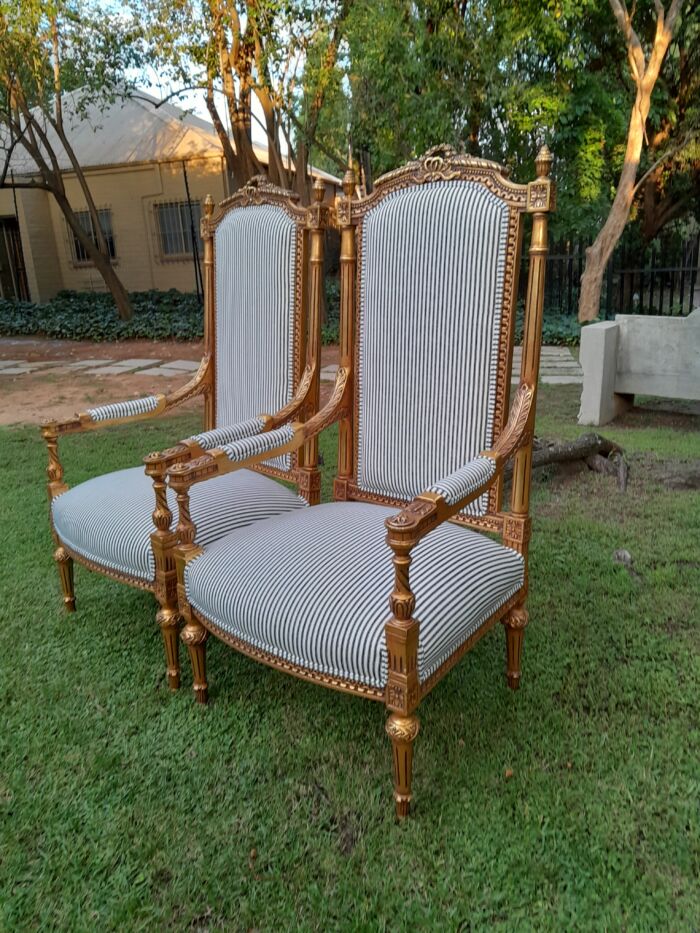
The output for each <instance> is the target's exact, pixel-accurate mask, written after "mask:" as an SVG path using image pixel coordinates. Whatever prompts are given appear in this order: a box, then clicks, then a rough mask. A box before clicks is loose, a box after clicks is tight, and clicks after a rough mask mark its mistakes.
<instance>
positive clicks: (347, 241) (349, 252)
mask: <svg viewBox="0 0 700 933" xmlns="http://www.w3.org/2000/svg"><path fill="white" fill-rule="evenodd" d="M354 191H355V174H354V172H353V170H352V168H349V169H348V170H347V172H346V173H345V175H344V176H343V197H342V198H341V199H340V200H339V202H338V204H337V209H336V212H337V218H338V223H339V225H340V366H341V368H343V369H345V371H346V372H347V373H349V374H351V373H352V371H353V370H352V363H353V361H352V347H353V331H354V326H355V279H356V264H357V247H356V243H355V227H354V225H353V223H352V196H353V194H354ZM348 382H350V380H348ZM351 393H352V386H351V385H350V384H349V385H348V394H351ZM352 472H353V431H352V420H351V418H350V412H347V413H346V414H345V415H344V417H343V418H341V420H340V422H339V424H338V473H337V475H336V478H335V480H334V482H333V497H334V498H335V499H337V500H341V501H345V500H346V499H347V498H348V483H349V482H350V481H351V479H352Z"/></svg>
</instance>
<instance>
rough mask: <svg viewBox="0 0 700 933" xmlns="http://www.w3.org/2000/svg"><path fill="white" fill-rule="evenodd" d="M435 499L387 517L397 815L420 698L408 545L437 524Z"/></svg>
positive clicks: (403, 807)
mask: <svg viewBox="0 0 700 933" xmlns="http://www.w3.org/2000/svg"><path fill="white" fill-rule="evenodd" d="M436 514H437V513H436V508H435V504H434V503H433V502H431V501H429V500H425V501H423V500H421V499H420V498H418V499H415V500H414V501H413V502H412V503H410V505H409V506H407V507H406V508H405V509H404V510H403V511H402V512H400V513H399V514H398V515H396V516H394V517H393V518H390V519H388V520H387V523H386V527H387V538H386V540H387V544H388V545H389V547H390V548H391V549H392V551H393V558H392V560H393V564H394V589H393V591H392V593H391V596H390V598H389V605H390V607H391V613H392V615H391V618H390V619H389V621H388V622H387V624H386V627H385V633H386V648H387V665H388V674H387V685H386V707H387V709H388V710H390V715H389V718H388V719H387V721H386V732H387V735H388V736H389V739H390V740H391V745H392V751H393V765H394V800H395V801H396V815H397V817H398V818H399V819H403V818H404V817H406V816H408V812H409V809H410V803H411V796H412V794H411V783H412V777H413V743H414V741H415V739H416V736H417V735H418V731H419V729H420V721H419V719H418V717H417V716H416V715H415V712H414V711H415V709H416V707H417V706H418V703H419V702H420V682H419V679H418V633H419V629H420V624H419V622H418V619H416V618H414V616H413V611H414V609H415V604H416V600H415V597H414V595H413V592H412V590H411V583H410V567H411V550H412V549H413V547H415V545H416V544H417V543H418V541H419V540H420V538H421V537H422V535H423V534H425V533H426V531H427V530H428V528H430V527H433V526H434V525H435V524H436V521H437V518H436Z"/></svg>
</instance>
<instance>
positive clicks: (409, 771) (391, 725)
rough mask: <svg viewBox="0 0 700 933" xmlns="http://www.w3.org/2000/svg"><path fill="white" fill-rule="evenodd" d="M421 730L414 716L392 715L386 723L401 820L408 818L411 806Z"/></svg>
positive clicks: (397, 814)
mask: <svg viewBox="0 0 700 933" xmlns="http://www.w3.org/2000/svg"><path fill="white" fill-rule="evenodd" d="M419 729H420V722H419V720H418V717H417V716H413V715H410V716H401V715H400V714H399V713H392V714H391V716H389V718H388V719H387V721H386V733H387V735H388V736H389V738H390V739H391V750H392V754H393V759H394V800H395V801H396V816H397V817H398V818H399V819H400V820H401V819H403V818H404V817H406V816H408V811H409V809H410V805H411V796H412V795H411V783H412V779H413V743H414V742H415V740H416V736H417V735H418V730H419Z"/></svg>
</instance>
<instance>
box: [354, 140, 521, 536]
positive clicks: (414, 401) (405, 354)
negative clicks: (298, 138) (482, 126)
mask: <svg viewBox="0 0 700 933" xmlns="http://www.w3.org/2000/svg"><path fill="white" fill-rule="evenodd" d="M527 206H528V186H527V185H517V184H514V183H513V182H511V181H509V180H508V178H507V177H506V174H505V172H504V170H503V169H502V168H501V167H500V166H499V165H497V164H495V163H493V162H487V161H485V160H482V159H475V158H472V157H469V156H465V155H458V154H456V153H455V152H454V151H453V150H451V149H450V148H449V147H438V148H436V149H435V150H431V151H430V152H428V153H427V154H426V155H425V156H423V157H422V158H421V159H419V160H416V161H414V162H411V163H409V164H408V165H406V166H405V167H403V168H401V169H398V170H396V171H395V172H391V173H390V174H388V175H385V176H384V177H382V178H380V179H379V180H378V182H377V184H376V187H375V190H374V192H373V193H372V194H371V195H370V196H369V197H368V198H366V199H365V200H364V201H354V202H353V204H352V219H353V222H354V223H355V224H356V233H355V243H356V249H357V273H356V276H357V278H356V288H355V306H356V317H355V342H354V343H355V345H354V373H355V378H354V417H353V443H354V457H353V464H354V467H353V479H352V482H351V484H350V487H349V493H350V495H351V497H352V498H354V499H367V500H370V501H376V502H385V503H393V504H401V503H404V502H406V501H408V500H410V499H411V498H413V496H415V495H417V494H419V493H420V492H422V491H423V490H425V489H427V488H428V487H430V486H431V485H432V484H433V483H434V482H436V481H437V480H438V479H440V478H441V477H443V476H446V475H447V474H448V473H450V472H451V471H453V470H455V469H457V468H458V467H460V466H463V465H464V464H465V463H467V462H468V461H469V460H470V459H471V458H472V457H474V456H476V455H477V454H478V453H479V452H480V451H481V450H483V449H484V448H487V447H489V446H491V445H492V443H493V442H494V440H495V439H496V437H497V436H498V434H499V432H500V431H501V430H502V428H503V426H504V424H505V420H506V418H507V414H508V400H509V389H510V378H511V362H512V344H513V333H514V324H515V301H516V294H517V288H516V285H517V274H518V267H519V254H520V243H521V239H522V217H523V213H524V212H525V210H526V209H527ZM499 508H500V487H496V488H495V489H494V490H493V491H492V492H491V493H489V495H484V496H482V497H481V499H480V500H478V501H476V502H474V503H472V504H471V505H470V506H469V507H468V508H467V509H466V510H465V515H464V516H462V518H463V520H465V521H467V522H472V521H473V520H475V519H476V520H477V523H482V524H483V523H484V522H483V521H482V522H479V521H478V519H479V517H483V516H487V515H488V514H489V513H494V512H495V511H497V510H498V509H499Z"/></svg>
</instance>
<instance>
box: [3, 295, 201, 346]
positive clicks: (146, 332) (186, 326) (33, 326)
mask: <svg viewBox="0 0 700 933" xmlns="http://www.w3.org/2000/svg"><path fill="white" fill-rule="evenodd" d="M131 302H132V306H133V309H134V316H133V317H132V318H131V320H129V321H124V320H122V319H121V318H120V317H119V315H118V314H117V309H116V307H115V304H114V300H113V298H112V296H111V295H107V294H94V293H92V292H69V291H64V292H59V294H58V295H57V296H56V297H55V298H54V299H53V300H52V301H49V302H47V303H46V304H31V303H30V302H16V301H6V300H0V334H1V335H3V336H17V335H25V336H30V335H32V336H33V335H40V336H44V337H60V338H64V339H67V340H95V341H103V340H127V339H129V338H140V339H145V340H198V339H201V338H202V335H203V326H204V318H203V314H202V308H201V305H200V304H199V300H198V298H197V296H196V295H194V294H185V293H183V292H178V291H176V290H175V289H171V290H170V291H168V292H157V291H150V292H134V293H133V294H132V295H131Z"/></svg>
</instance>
